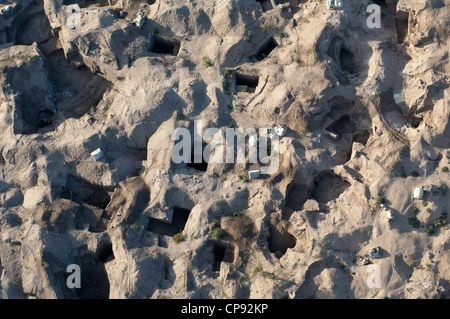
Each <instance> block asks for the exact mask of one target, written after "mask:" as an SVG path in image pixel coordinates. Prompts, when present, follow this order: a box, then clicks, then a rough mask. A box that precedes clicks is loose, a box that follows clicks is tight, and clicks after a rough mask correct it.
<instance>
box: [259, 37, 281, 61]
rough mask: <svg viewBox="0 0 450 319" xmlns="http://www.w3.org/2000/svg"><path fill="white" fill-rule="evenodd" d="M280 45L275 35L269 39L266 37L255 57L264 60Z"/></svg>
mask: <svg viewBox="0 0 450 319" xmlns="http://www.w3.org/2000/svg"><path fill="white" fill-rule="evenodd" d="M277 47H278V43H277V41H276V40H275V39H274V37H270V38H268V39H266V40H265V41H264V42H263V43H262V44H261V46H260V47H259V48H258V50H257V51H256V53H255V55H254V58H255V59H256V60H257V61H262V60H264V59H265V58H266V57H268V56H269V54H270V53H271V52H272V51H273V50H275V49H276V48H277Z"/></svg>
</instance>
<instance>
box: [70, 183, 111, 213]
mask: <svg viewBox="0 0 450 319" xmlns="http://www.w3.org/2000/svg"><path fill="white" fill-rule="evenodd" d="M113 190H114V188H113V187H107V186H101V185H95V184H91V183H89V182H88V181H86V180H84V179H82V178H81V177H74V176H69V177H68V178H67V182H66V186H65V188H64V190H63V192H62V194H61V197H62V198H64V199H69V200H72V201H74V202H76V203H78V204H81V205H82V204H89V205H92V206H96V207H98V208H101V209H105V208H106V206H108V204H109V201H110V192H112V191H113Z"/></svg>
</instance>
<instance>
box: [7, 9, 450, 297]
mask: <svg viewBox="0 0 450 319" xmlns="http://www.w3.org/2000/svg"><path fill="white" fill-rule="evenodd" d="M326 2H327V1H315V0H310V1H308V0H256V1H255V0H191V1H177V0H140V1H137V0H78V1H76V0H0V10H1V11H0V83H1V90H0V235H1V236H0V296H1V297H2V298H213V299H216V298H377V299H378V298H414V299H415V298H449V296H450V294H449V290H450V252H449V249H450V229H449V226H448V225H447V223H448V220H449V218H448V215H447V212H448V211H449V210H450V191H447V189H448V187H450V183H449V176H450V173H449V172H448V166H450V107H449V100H450V96H449V95H450V89H449V85H450V82H449V77H448V75H449V74H450V63H449V49H450V45H449V43H448V40H449V27H450V25H449V23H450V18H449V16H450V1H448V0H428V1H425V0H417V1H406V0H405V1H403V0H400V1H394V0H385V1H382V0H377V1H374V2H375V3H376V4H378V5H379V6H380V7H381V13H382V14H381V28H369V27H368V26H367V23H366V22H367V19H368V17H369V13H367V12H366V8H367V6H368V5H370V4H372V1H368V0H362V1H356V0H344V1H342V8H334V10H332V9H330V8H329V7H327V5H326ZM195 120H202V121H203V126H204V127H205V128H207V127H216V128H220V129H222V130H225V129H226V128H231V127H235V128H244V129H246V128H266V127H269V126H270V125H272V124H273V123H283V124H285V125H286V126H287V127H288V132H287V134H286V135H285V136H283V137H281V140H280V147H279V158H280V168H279V170H278V172H277V173H276V174H272V175H270V176H264V177H263V178H260V179H249V178H248V171H249V170H254V169H258V165H257V164H239V163H237V164H218V163H210V164H209V165H208V163H206V162H205V163H198V164H195V165H190V164H186V163H181V164H175V163H174V162H173V161H172V159H171V154H172V149H173V147H174V141H172V139H171V134H172V132H173V131H174V130H175V129H176V128H180V127H184V128H187V129H189V130H190V131H192V130H193V127H194V121H195ZM98 148H100V149H101V150H102V152H103V157H101V158H99V159H98V160H95V159H94V158H93V157H92V156H91V153H92V152H93V151H95V150H96V149H98ZM417 187H419V188H422V187H424V188H425V189H426V190H425V192H424V197H423V198H422V199H415V198H413V192H414V190H415V188H417ZM374 248H375V249H377V250H376V251H377V254H372V255H371V253H370V252H373V250H372V249H374ZM368 252H369V253H368ZM69 264H78V265H80V266H81V288H71V289H70V288H68V287H67V285H66V279H67V278H68V276H69V273H68V272H67V271H66V269H67V266H68V265H69ZM374 265H375V266H377V267H378V268H373V267H371V266H374ZM374 269H379V280H378V282H377V280H375V282H374V283H371V282H369V279H370V278H371V275H373V271H374ZM375 272H376V271H375Z"/></svg>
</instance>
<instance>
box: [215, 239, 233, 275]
mask: <svg viewBox="0 0 450 319" xmlns="http://www.w3.org/2000/svg"><path fill="white" fill-rule="evenodd" d="M213 254H214V261H213V267H212V270H213V271H220V264H221V263H222V262H228V263H233V262H234V247H233V246H232V245H225V244H223V243H220V242H213Z"/></svg>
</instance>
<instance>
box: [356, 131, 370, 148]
mask: <svg viewBox="0 0 450 319" xmlns="http://www.w3.org/2000/svg"><path fill="white" fill-rule="evenodd" d="M369 138H370V132H369V130H364V131H362V132H359V133H358V134H356V135H355V136H354V137H353V142H357V143H361V144H363V145H366V144H367V141H368V140H369Z"/></svg>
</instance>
